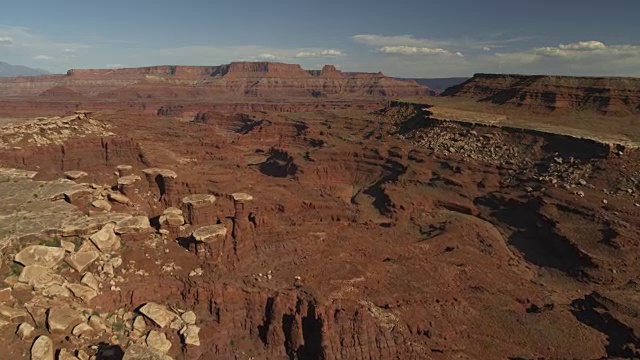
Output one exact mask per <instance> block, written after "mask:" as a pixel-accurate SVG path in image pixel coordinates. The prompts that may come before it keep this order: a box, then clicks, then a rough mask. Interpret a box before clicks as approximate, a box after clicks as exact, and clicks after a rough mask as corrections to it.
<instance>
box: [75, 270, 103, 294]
mask: <svg viewBox="0 0 640 360" xmlns="http://www.w3.org/2000/svg"><path fill="white" fill-rule="evenodd" d="M80 283H82V284H84V285H86V286H88V287H90V288H92V289H93V290H95V291H98V289H99V288H100V283H99V282H98V279H96V277H95V276H94V275H93V274H92V273H90V272H88V273H86V274H84V276H83V277H82V279H80Z"/></svg>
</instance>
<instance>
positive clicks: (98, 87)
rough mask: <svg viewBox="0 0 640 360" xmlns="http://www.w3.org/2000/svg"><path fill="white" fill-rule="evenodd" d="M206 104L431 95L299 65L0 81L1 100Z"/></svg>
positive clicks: (405, 84) (75, 72)
mask: <svg viewBox="0 0 640 360" xmlns="http://www.w3.org/2000/svg"><path fill="white" fill-rule="evenodd" d="M65 93H67V94H73V96H74V97H76V98H77V97H78V96H83V97H94V98H102V99H104V98H115V99H149V98H173V99H175V98H185V99H202V98H209V97H210V96H215V95H230V96H251V97H340V96H350V97H353V96H358V97H360V96H362V97H372V96H377V97H381V96H394V97H395V96H420V95H429V94H431V91H430V90H429V89H428V88H427V87H426V86H422V85H420V84H418V83H416V82H415V81H402V80H396V79H393V78H390V77H387V76H385V75H384V74H382V73H344V72H341V71H339V70H337V69H336V68H335V67H334V66H331V65H327V66H324V68H323V69H322V70H304V69H303V68H302V67H300V65H297V64H283V63H271V62H234V63H231V64H226V65H220V66H153V67H144V68H128V69H72V70H69V71H68V72H67V73H66V74H64V75H43V76H33V77H16V78H6V79H0V96H2V97H8V96H35V95H41V96H46V97H49V96H51V95H54V96H60V95H64V94H65Z"/></svg>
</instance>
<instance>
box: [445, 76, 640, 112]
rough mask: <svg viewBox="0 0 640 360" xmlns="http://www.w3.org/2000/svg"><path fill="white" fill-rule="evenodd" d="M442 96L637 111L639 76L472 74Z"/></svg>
mask: <svg viewBox="0 0 640 360" xmlns="http://www.w3.org/2000/svg"><path fill="white" fill-rule="evenodd" d="M442 96H450V97H466V98H472V99H477V100H479V101H486V102H491V103H494V104H499V105H503V104H506V105H516V106H525V107H530V108H533V109H540V110H552V111H557V110H586V111H596V112H599V113H604V114H621V115H626V114H636V113H640V78H631V77H626V78H625V77H571V76H546V75H508V74H475V75H474V76H473V78H471V79H469V80H467V81H465V82H464V83H462V84H460V85H456V86H453V87H450V88H449V89H447V90H446V91H444V92H443V93H442Z"/></svg>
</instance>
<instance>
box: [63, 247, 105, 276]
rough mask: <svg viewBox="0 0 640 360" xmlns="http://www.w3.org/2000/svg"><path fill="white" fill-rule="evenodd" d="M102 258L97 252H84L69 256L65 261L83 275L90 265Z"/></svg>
mask: <svg viewBox="0 0 640 360" xmlns="http://www.w3.org/2000/svg"><path fill="white" fill-rule="evenodd" d="M98 257H100V254H99V253H98V252H97V251H82V252H77V253H74V254H69V255H67V257H66V259H65V261H66V263H67V264H69V266H71V267H72V268H73V269H74V270H76V271H77V272H79V273H83V272H84V271H85V270H86V269H87V267H89V265H91V264H93V262H94V261H96V260H97V259H98Z"/></svg>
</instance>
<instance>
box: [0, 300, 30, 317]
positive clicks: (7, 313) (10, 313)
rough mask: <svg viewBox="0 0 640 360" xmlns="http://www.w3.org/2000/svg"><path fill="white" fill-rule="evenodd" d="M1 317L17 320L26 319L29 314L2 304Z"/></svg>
mask: <svg viewBox="0 0 640 360" xmlns="http://www.w3.org/2000/svg"><path fill="white" fill-rule="evenodd" d="M0 315H2V316H4V317H5V318H8V319H9V320H16V319H22V318H26V317H27V316H28V314H27V312H26V311H24V310H23V309H16V308H12V307H9V306H6V305H1V304H0Z"/></svg>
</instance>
